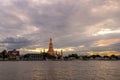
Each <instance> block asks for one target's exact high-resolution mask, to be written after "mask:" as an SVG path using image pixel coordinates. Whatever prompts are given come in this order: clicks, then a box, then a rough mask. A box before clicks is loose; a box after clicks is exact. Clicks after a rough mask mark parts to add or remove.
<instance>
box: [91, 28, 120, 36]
mask: <svg viewBox="0 0 120 80" xmlns="http://www.w3.org/2000/svg"><path fill="white" fill-rule="evenodd" d="M112 33H120V30H111V29H102V30H100V31H98V32H97V33H96V34H93V35H94V36H98V35H105V34H112Z"/></svg>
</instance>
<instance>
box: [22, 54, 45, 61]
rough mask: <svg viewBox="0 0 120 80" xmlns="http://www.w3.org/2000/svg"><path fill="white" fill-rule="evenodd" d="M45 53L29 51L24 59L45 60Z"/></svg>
mask: <svg viewBox="0 0 120 80" xmlns="http://www.w3.org/2000/svg"><path fill="white" fill-rule="evenodd" d="M43 58H44V56H43V54H37V53H28V54H26V55H24V60H43Z"/></svg>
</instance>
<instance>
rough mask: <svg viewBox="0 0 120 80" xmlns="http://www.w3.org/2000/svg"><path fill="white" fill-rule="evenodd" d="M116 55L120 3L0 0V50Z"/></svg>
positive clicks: (118, 0)
mask: <svg viewBox="0 0 120 80" xmlns="http://www.w3.org/2000/svg"><path fill="white" fill-rule="evenodd" d="M50 37H52V38H53V45H54V48H55V50H58V51H60V50H61V49H62V50H63V51H64V52H71V53H79V54H86V53H87V54H96V53H97V54H102V55H103V54H112V53H114V54H119V55H120V0H0V50H1V51H2V50H3V49H8V50H9V49H14V48H15V49H19V50H20V51H21V53H27V52H40V51H41V50H43V49H46V51H47V49H48V47H49V46H48V45H49V39H50Z"/></svg>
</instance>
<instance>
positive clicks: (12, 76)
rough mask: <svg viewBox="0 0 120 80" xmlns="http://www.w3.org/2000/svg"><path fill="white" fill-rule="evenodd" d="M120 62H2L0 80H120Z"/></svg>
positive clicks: (0, 63) (0, 64)
mask: <svg viewBox="0 0 120 80" xmlns="http://www.w3.org/2000/svg"><path fill="white" fill-rule="evenodd" d="M119 63H120V61H32V62H30V61H28V62H27V61H23V62H22V61H20V62H0V80H120V77H119V76H120V68H119Z"/></svg>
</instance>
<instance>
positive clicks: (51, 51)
mask: <svg viewBox="0 0 120 80" xmlns="http://www.w3.org/2000/svg"><path fill="white" fill-rule="evenodd" d="M48 53H49V54H52V55H54V53H55V52H54V49H53V43H52V38H50V43H49V49H48Z"/></svg>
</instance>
